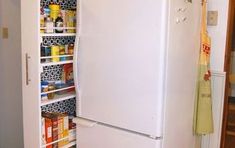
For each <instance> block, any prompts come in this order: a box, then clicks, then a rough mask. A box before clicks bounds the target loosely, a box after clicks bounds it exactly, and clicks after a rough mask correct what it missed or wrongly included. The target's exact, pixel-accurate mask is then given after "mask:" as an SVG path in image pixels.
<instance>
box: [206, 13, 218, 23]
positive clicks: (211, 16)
mask: <svg viewBox="0 0 235 148" xmlns="http://www.w3.org/2000/svg"><path fill="white" fill-rule="evenodd" d="M217 24H218V11H208V13H207V25H208V26H217Z"/></svg>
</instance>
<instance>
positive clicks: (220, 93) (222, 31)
mask: <svg viewBox="0 0 235 148" xmlns="http://www.w3.org/2000/svg"><path fill="white" fill-rule="evenodd" d="M228 2H229V0H208V10H212V11H213V10H217V11H218V14H219V15H218V25H217V26H208V32H209V35H210V36H211V39H212V49H211V50H212V51H211V69H212V70H213V72H216V74H214V75H213V84H214V85H213V88H212V91H213V92H212V94H213V116H214V128H215V132H214V134H212V135H209V136H206V137H204V138H203V140H202V148H220V138H221V126H222V119H223V114H222V113H223V105H224V103H223V102H224V83H225V82H224V80H225V74H224V73H223V71H224V59H225V47H226V35H227V18H228Z"/></svg>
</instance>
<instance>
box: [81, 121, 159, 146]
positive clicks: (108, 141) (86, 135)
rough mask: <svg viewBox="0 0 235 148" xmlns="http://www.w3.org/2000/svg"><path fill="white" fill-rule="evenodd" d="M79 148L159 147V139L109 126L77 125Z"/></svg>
mask: <svg viewBox="0 0 235 148" xmlns="http://www.w3.org/2000/svg"><path fill="white" fill-rule="evenodd" d="M77 128H78V129H77V131H78V134H77V143H78V147H79V148H161V140H154V139H150V138H147V137H143V136H140V135H136V134H132V133H128V132H125V131H122V130H118V129H113V128H110V127H106V126H102V125H95V126H93V127H86V126H81V125H78V127H77Z"/></svg>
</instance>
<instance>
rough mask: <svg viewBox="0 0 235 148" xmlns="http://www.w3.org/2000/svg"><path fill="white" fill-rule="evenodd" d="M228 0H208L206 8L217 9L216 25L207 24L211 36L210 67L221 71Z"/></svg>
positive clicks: (222, 67)
mask: <svg viewBox="0 0 235 148" xmlns="http://www.w3.org/2000/svg"><path fill="white" fill-rule="evenodd" d="M228 2H229V0H208V10H218V14H219V16H218V25H217V26H208V32H209V34H210V36H211V38H212V53H211V69H212V70H214V71H220V72H221V71H223V69H224V56H225V45H226V33H227V17H228Z"/></svg>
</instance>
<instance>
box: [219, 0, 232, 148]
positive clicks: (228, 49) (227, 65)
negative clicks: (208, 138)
mask: <svg viewBox="0 0 235 148" xmlns="http://www.w3.org/2000/svg"><path fill="white" fill-rule="evenodd" d="M234 19H235V0H229V9H228V22H227V37H226V48H225V61H224V71H225V72H226V84H225V97H224V112H223V125H222V133H221V145H220V147H221V148H225V141H226V127H227V118H228V107H229V106H228V96H229V92H230V90H229V85H230V84H229V75H230V70H231V68H230V66H231V58H230V57H231V53H232V49H231V47H232V35H233V31H234V28H233V27H234V21H235V20H234Z"/></svg>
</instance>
